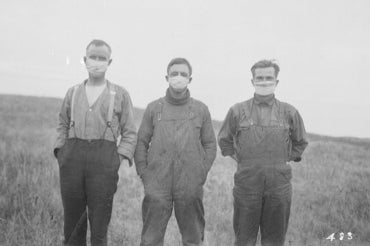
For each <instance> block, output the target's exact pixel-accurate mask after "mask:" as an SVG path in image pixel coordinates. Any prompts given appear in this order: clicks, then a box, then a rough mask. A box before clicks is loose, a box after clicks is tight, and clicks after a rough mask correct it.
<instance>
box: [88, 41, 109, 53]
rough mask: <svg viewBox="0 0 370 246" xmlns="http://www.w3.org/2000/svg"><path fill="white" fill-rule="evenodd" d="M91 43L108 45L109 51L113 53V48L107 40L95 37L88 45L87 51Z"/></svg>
mask: <svg viewBox="0 0 370 246" xmlns="http://www.w3.org/2000/svg"><path fill="white" fill-rule="evenodd" d="M91 45H94V46H107V47H108V51H109V53H110V54H112V48H111V47H110V45H109V44H108V43H107V42H105V41H104V40H100V39H93V40H92V41H91V42H90V43H89V44H88V45H87V46H86V51H87V50H88V49H89V47H90V46H91Z"/></svg>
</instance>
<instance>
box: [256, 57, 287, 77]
mask: <svg viewBox="0 0 370 246" xmlns="http://www.w3.org/2000/svg"><path fill="white" fill-rule="evenodd" d="M267 67H273V68H274V69H275V77H277V76H278V74H279V72H280V67H279V65H278V64H277V63H276V61H275V60H260V61H258V62H256V63H255V64H254V65H253V66H252V68H251V72H252V75H253V77H254V72H255V70H256V69H257V68H267Z"/></svg>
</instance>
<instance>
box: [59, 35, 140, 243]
mask: <svg viewBox="0 0 370 246" xmlns="http://www.w3.org/2000/svg"><path fill="white" fill-rule="evenodd" d="M110 57H111V48H110V46H109V45H108V44H107V43H106V42H104V41H102V40H93V41H92V42H91V43H90V44H89V45H88V46H87V48H86V57H84V61H85V64H86V68H87V70H88V74H89V78H88V79H86V80H85V81H84V82H82V83H81V84H78V85H76V86H74V87H72V88H70V89H69V90H68V92H67V95H66V96H65V98H64V101H63V104H62V107H61V111H60V114H59V126H58V129H57V131H58V138H57V141H56V143H55V146H54V155H55V156H56V157H57V159H58V163H59V171H60V172H59V173H60V186H61V195H62V201H63V208H64V244H65V245H68V246H69V245H76V246H84V245H86V230H87V218H88V220H89V222H90V230H91V245H92V246H105V245H107V229H108V224H109V221H110V218H111V213H112V202H113V196H114V193H115V192H116V189H117V181H118V169H119V167H120V163H129V165H131V163H132V158H133V154H134V150H135V146H136V127H135V124H134V119H133V113H132V103H131V99H130V96H129V94H128V92H127V91H126V90H125V89H123V88H122V87H120V86H118V85H116V84H113V83H111V82H109V81H108V80H106V79H105V72H106V70H107V68H108V66H109V65H110V63H111V62H112V59H111V58H110ZM118 137H120V141H119V143H117V139H118ZM117 144H118V146H117Z"/></svg>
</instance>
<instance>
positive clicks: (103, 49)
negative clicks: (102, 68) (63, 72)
mask: <svg viewBox="0 0 370 246" xmlns="http://www.w3.org/2000/svg"><path fill="white" fill-rule="evenodd" d="M91 55H96V56H104V57H107V58H110V55H111V54H110V52H109V48H108V47H107V46H105V45H99V46H96V45H93V44H92V45H90V46H89V47H88V48H87V50H86V56H91Z"/></svg>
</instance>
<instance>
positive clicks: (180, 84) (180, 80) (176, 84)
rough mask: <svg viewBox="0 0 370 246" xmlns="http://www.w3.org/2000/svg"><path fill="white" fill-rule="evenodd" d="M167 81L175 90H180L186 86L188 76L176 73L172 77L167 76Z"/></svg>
mask: <svg viewBox="0 0 370 246" xmlns="http://www.w3.org/2000/svg"><path fill="white" fill-rule="evenodd" d="M168 82H169V83H170V86H171V87H172V88H173V89H174V90H175V91H182V90H184V89H185V88H186V87H187V86H188V84H189V78H186V77H183V76H180V75H178V76H174V77H169V78H168Z"/></svg>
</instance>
